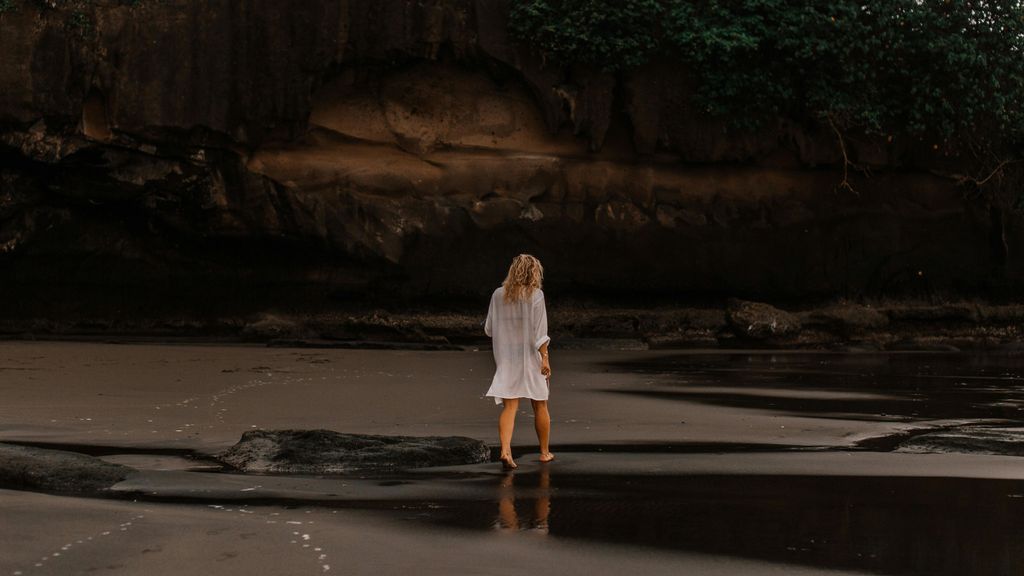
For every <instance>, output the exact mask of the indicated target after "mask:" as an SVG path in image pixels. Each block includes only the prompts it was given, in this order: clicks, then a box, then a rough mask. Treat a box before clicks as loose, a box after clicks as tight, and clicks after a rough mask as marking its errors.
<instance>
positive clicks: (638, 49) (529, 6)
mask: <svg viewBox="0 0 1024 576" xmlns="http://www.w3.org/2000/svg"><path fill="white" fill-rule="evenodd" d="M663 12H664V7H663V6H662V3H661V2H660V1H659V0H614V1H612V0H562V1H559V0H536V1H532V2H515V3H513V6H512V14H511V22H512V26H513V31H514V32H516V33H518V34H519V36H520V37H522V38H525V39H528V40H529V42H530V43H531V45H533V46H535V47H536V48H537V49H538V50H540V51H541V52H542V53H544V54H548V55H551V56H553V57H555V58H557V59H559V60H561V61H565V62H580V63H584V64H589V65H591V66H595V67H598V68H603V69H608V70H612V69H617V68H622V67H633V66H638V65H640V64H643V63H644V62H646V61H647V60H648V59H649V58H650V57H651V55H652V53H653V51H654V50H655V49H656V48H657V46H658V42H657V39H656V38H655V36H654V35H653V34H652V33H651V32H652V30H653V29H654V27H655V26H656V25H657V22H658V19H659V18H660V17H661V16H662V14H663Z"/></svg>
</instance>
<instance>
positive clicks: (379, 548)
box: [0, 342, 1024, 575]
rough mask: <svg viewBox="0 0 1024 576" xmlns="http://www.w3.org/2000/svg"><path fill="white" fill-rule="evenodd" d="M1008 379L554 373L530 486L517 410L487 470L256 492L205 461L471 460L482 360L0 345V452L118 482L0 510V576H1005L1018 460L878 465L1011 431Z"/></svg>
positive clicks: (843, 358) (802, 370) (584, 369)
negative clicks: (344, 455) (370, 453)
mask: <svg viewBox="0 0 1024 576" xmlns="http://www.w3.org/2000/svg"><path fill="white" fill-rule="evenodd" d="M1019 363H1020V361H1019V360H1018V359H1017V358H1016V357H1013V356H995V357H988V356H986V357H979V356H973V355H949V354H945V355H943V354H888V355H886V354H882V355H879V354H866V355H857V354H846V355H842V354H830V353H806V352H803V353H787V352H765V351H760V352H735V353H722V352H721V351H716V352H714V353H701V352H685V353H683V352H679V351H675V352H666V351H663V352H652V351H614V350H572V351H557V350H556V351H555V352H553V362H552V365H553V370H554V375H553V377H552V401H551V407H552V408H551V409H552V415H553V420H554V423H553V450H554V451H555V452H556V454H557V455H558V459H557V460H556V462H554V463H552V464H550V465H540V464H538V463H536V457H537V454H536V441H535V438H534V437H533V431H532V422H531V418H530V414H529V408H528V406H527V407H525V410H524V412H523V413H522V414H520V417H519V420H518V427H517V430H516V436H515V438H514V447H515V451H516V454H517V457H518V459H519V460H520V462H521V464H522V466H521V468H520V470H519V471H517V472H516V473H515V474H511V475H509V474H505V473H502V472H501V471H500V469H499V466H498V464H496V463H489V464H476V465H470V466H454V467H445V468H426V469H419V470H414V471H407V472H400V473H392V474H387V475H380V474H377V475H374V474H356V475H349V476H327V477H316V476H287V475H277V476H257V475H249V474H240V473H237V472H230V471H224V470H219V469H216V466H215V465H214V464H212V463H211V462H209V461H208V460H207V457H209V456H212V455H214V454H216V453H218V452H220V451H222V450H224V449H226V448H228V447H230V446H231V445H233V444H234V443H235V442H237V441H238V439H239V437H240V436H241V434H242V433H243V432H245V431H247V430H252V429H287V428H295V429H313V428H327V429H331V430H337V431H341V432H351V433H369V434H401V435H414V436H419V435H461V436H468V437H472V438H479V439H481V440H484V441H486V442H487V443H488V444H490V445H494V444H496V443H497V430H496V425H495V421H496V417H497V408H496V407H495V405H494V403H493V401H491V399H489V398H484V397H483V393H484V392H485V391H486V389H487V386H488V384H489V381H490V376H491V370H492V365H493V364H492V359H491V353H490V350H487V349H466V350H463V351H405V350H403V351H396V350H333V349H302V348H266V347H262V346H246V345H222V344H218V345H212V344H174V345H169V344H113V343H85V342H45V343H35V342H6V343H3V344H2V345H0V394H2V397H3V398H4V399H5V401H4V402H3V404H2V405H0V442H10V443H25V444H31V445H36V446H46V447H56V448H62V449H66V450H73V451H79V452H83V453H87V454H92V455H94V456H98V457H101V458H103V459H104V460H106V461H108V462H115V463H119V464H124V465H126V466H130V467H132V468H135V469H137V470H138V472H137V473H136V474H134V475H132V476H131V477H130V478H128V479H127V480H125V481H124V482H121V483H120V484H118V485H116V486H114V490H113V494H112V495H111V496H113V498H105V499H95V498H73V497H68V496H58V495H50V494H40V493H31V492H21V491H10V490H5V491H0V508H2V512H0V514H2V516H3V518H4V522H3V523H0V574H17V575H28V574H86V573H95V572H97V571H101V572H110V573H119V574H178V573H182V572H185V571H195V572H200V573H203V572H206V573H218V574H235V573H238V574H242V573H246V574H249V573H253V572H254V571H259V572H261V573H268V574H322V573H327V572H329V573H345V574H349V573H351V574H391V573H399V572H406V571H415V572H416V573H430V574H452V573H474V574H476V573H479V574H512V573H521V572H522V571H523V570H524V569H525V570H550V569H551V567H552V566H557V567H558V572H559V573H566V574H577V573H578V574H584V573H587V574H595V573H597V574H612V573H621V572H622V571H624V570H642V571H644V572H645V573H652V574H661V573H665V574H668V573H673V574H678V573H680V572H685V571H692V572H695V573H700V574H775V573H778V574H819V573H821V574H824V573H836V572H839V571H848V572H851V573H854V572H858V571H865V572H872V573H905V572H907V571H911V572H926V571H927V572H929V573H943V574H966V573H973V574H1010V573H1014V572H1013V571H1014V570H1015V569H1016V568H1015V566H1019V561H1020V560H1021V559H1022V558H1024V544H1022V543H1021V542H1020V540H1019V537H1017V535H1019V533H1020V530H1021V529H1022V528H1024V524H1022V522H1024V521H1022V520H1020V518H1024V514H1021V513H1020V512H1022V505H1024V497H1022V495H1021V489H1020V486H1021V484H1020V482H1021V480H1024V465H1022V464H1024V460H1022V459H1021V458H1020V457H1019V456H1012V455H1006V454H1000V453H999V450H987V449H984V445H982V447H981V448H978V447H974V448H971V449H959V450H946V449H943V450H938V449H927V450H926V449H921V448H914V446H913V445H911V444H907V443H906V441H907V439H913V438H916V437H923V438H926V437H927V436H926V435H927V434H929V433H931V432H932V431H940V430H962V429H964V426H966V425H986V426H997V425H999V426H1002V427H1001V428H993V429H997V430H1006V431H1007V432H1003V433H1005V434H1013V432H1012V430H1013V426H1010V425H1009V424H1007V422H1010V423H1012V422H1013V417H1017V424H1016V425H1017V426H1019V411H1020V409H1021V406H1022V397H1021V393H1020V391H1019V390H1018V388H1019V386H1018V385H1019V380H1020V376H1019V372H1016V371H1015V370H1016V367H1017V366H1018V365H1019ZM954 393H955V394H956V395H957V396H956V400H957V402H955V403H954V402H951V400H950V394H954ZM955 406H960V408H956V407H955ZM1001 445H1002V444H1001ZM943 512H945V514H943ZM954 544H955V545H954Z"/></svg>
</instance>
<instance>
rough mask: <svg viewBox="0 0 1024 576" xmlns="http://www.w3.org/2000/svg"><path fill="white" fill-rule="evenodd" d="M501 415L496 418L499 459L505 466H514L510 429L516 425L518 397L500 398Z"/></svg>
mask: <svg viewBox="0 0 1024 576" xmlns="http://www.w3.org/2000/svg"><path fill="white" fill-rule="evenodd" d="M501 402H502V406H504V408H502V410H501V416H500V417H499V418H498V438H499V439H500V440H501V460H502V462H505V463H506V466H507V467H511V468H515V465H516V464H515V462H514V461H513V460H512V431H513V430H514V429H515V427H516V411H517V410H519V399H518V398H502V401H501Z"/></svg>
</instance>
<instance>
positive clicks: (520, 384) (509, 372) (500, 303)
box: [484, 254, 555, 470]
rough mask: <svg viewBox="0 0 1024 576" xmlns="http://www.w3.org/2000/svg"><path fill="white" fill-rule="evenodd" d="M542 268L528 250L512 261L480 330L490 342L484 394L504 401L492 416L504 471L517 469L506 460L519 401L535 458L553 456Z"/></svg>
mask: <svg viewBox="0 0 1024 576" xmlns="http://www.w3.org/2000/svg"><path fill="white" fill-rule="evenodd" d="M543 279H544V268H543V267H542V266H541V265H540V260H537V259H536V258H534V257H533V256H530V255H529V254H520V255H518V256H516V257H515V258H513V259H512V265H511V266H509V269H508V276H506V277H505V281H504V282H503V283H502V285H501V286H499V287H498V288H497V289H496V290H495V291H494V293H493V294H491V305H490V308H488V310H487V321H486V322H484V332H485V333H486V334H487V335H488V336H490V337H491V339H492V340H493V342H494V363H495V365H496V369H495V371H494V379H493V380H492V381H491V388H490V389H489V390H488V391H487V395H488V396H493V397H494V401H495V402H496V403H498V404H504V407H503V409H502V411H501V416H500V417H499V419H498V437H499V438H501V462H502V465H503V466H504V468H505V469H506V470H513V469H515V468H517V467H518V466H517V465H516V463H515V461H514V460H512V430H513V428H514V427H515V423H516V411H517V410H518V409H519V399H520V398H529V399H530V402H531V403H532V404H533V414H534V417H535V418H534V419H535V422H534V426H535V427H536V430H537V440H538V441H539V443H540V461H541V462H550V461H552V460H554V459H555V456H554V454H552V453H551V451H550V450H548V436H549V434H550V431H551V415H550V414H548V384H549V380H550V377H551V365H550V364H549V363H548V342H549V341H550V340H551V338H549V337H548V315H547V311H546V310H545V309H544V292H543V291H541V289H540V286H541V281H542V280H543Z"/></svg>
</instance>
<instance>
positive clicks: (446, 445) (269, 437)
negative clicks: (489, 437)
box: [218, 430, 490, 474]
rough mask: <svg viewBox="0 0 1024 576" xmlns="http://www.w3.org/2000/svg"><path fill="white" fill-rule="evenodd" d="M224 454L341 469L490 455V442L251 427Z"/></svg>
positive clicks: (249, 467) (269, 469) (223, 457)
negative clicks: (488, 443) (488, 445)
mask: <svg viewBox="0 0 1024 576" xmlns="http://www.w3.org/2000/svg"><path fill="white" fill-rule="evenodd" d="M218 459H219V460H220V461H221V462H223V463H225V464H227V465H229V466H231V467H233V468H235V469H237V470H241V471H243V472H263V473H283V474H341V473H346V472H356V471H388V470H403V469H408V468H423V467H427V466H455V465H460V464H478V463H480V462H486V461H488V460H490V451H489V449H488V448H487V445H486V444H484V443H483V442H481V441H479V440H475V439H473V438H466V437H462V436H378V435H371V434H342V433H340V432H333V431H331V430H250V431H249V432H246V433H244V434H243V435H242V438H241V440H239V441H238V443H237V444H235V445H234V446H232V447H231V448H229V449H228V450H227V451H225V452H223V453H222V454H220V455H219V456H218Z"/></svg>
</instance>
